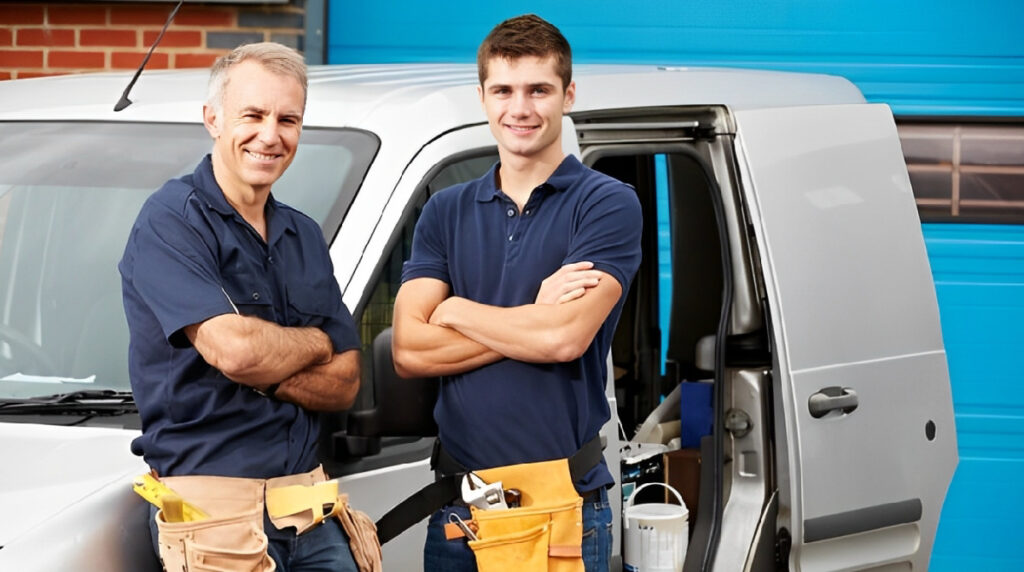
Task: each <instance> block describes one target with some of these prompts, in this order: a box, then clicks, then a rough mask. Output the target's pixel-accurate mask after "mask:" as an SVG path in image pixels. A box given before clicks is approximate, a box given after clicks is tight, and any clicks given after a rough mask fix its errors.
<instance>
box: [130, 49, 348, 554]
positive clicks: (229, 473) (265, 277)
mask: <svg viewBox="0 0 1024 572" xmlns="http://www.w3.org/2000/svg"><path fill="white" fill-rule="evenodd" d="M305 104H306V67H305V63H304V62H303V60H302V56H301V55H299V54H298V53H297V52H295V51H294V50H292V49H290V48H287V47H285V46H282V45H279V44H273V43H262V44H251V45H246V46H242V47H240V48H237V49H235V50H234V51H233V52H231V53H230V54H228V55H226V56H224V57H222V58H221V59H219V60H218V61H217V62H216V63H215V64H214V66H213V69H212V70H211V75H210V89H209V94H208V100H207V102H206V104H205V105H204V106H203V119H204V123H205V125H206V128H207V130H208V131H209V133H210V136H211V137H212V138H213V152H212V154H210V155H207V156H206V158H205V159H203V160H202V162H200V164H199V166H198V167H197V168H196V170H195V172H194V173H192V174H190V175H186V176H184V177H182V178H180V179H175V180H171V181H168V182H167V183H166V184H165V185H164V186H163V187H162V188H161V189H160V190H158V191H157V192H156V193H154V194H153V195H152V196H151V197H150V198H149V200H148V201H147V202H146V203H145V205H144V206H143V207H142V209H141V211H140V213H139V215H138V219H137V220H136V222H135V225H134V227H133V228H132V231H131V234H130V237H129V239H128V244H127V246H126V248H125V252H124V256H123V258H122V260H121V263H120V264H119V269H120V271H121V276H122V287H123V296H124V307H125V314H126V316H127V320H128V327H129V331H130V336H131V338H130V347H129V369H130V373H131V383H132V390H133V392H134V395H135V400H136V403H137V404H138V407H139V412H140V415H141V417H142V428H143V432H142V436H141V437H139V438H138V439H136V440H135V441H134V442H133V443H132V451H133V452H135V453H136V454H138V455H142V456H143V457H144V458H145V459H146V462H147V463H148V464H149V465H150V466H151V467H152V468H153V471H154V472H155V473H156V475H157V476H158V477H159V478H160V480H161V481H163V482H164V484H166V485H167V486H169V487H170V488H171V489H172V490H175V492H177V493H179V494H180V495H181V496H182V497H183V499H184V500H185V501H186V502H189V503H191V504H193V505H195V506H197V507H198V508H199V509H201V510H204V511H205V512H207V513H208V514H209V516H210V518H209V519H206V520H203V521H200V523H198V526H199V529H197V530H189V529H188V527H189V526H190V525H193V524H194V523H187V522H186V523H181V522H170V520H171V519H172V517H170V516H168V515H165V514H163V513H161V514H159V515H157V513H156V509H155V507H154V508H153V510H152V514H153V516H154V518H153V519H152V520H151V529H152V530H153V542H154V548H155V549H156V550H157V553H158V554H159V555H160V557H161V560H162V561H163V564H164V566H165V567H166V568H167V569H168V570H181V569H183V568H184V569H190V568H188V567H189V566H194V565H196V564H197V563H198V561H199V560H203V559H204V558H205V559H208V564H210V565H213V564H216V565H219V566H228V564H227V563H228V562H230V563H231V564H230V567H231V568H232V569H235V568H237V569H242V568H244V569H246V570H266V569H270V567H271V566H272V565H273V564H276V568H277V570H279V571H286V570H287V571H292V570H352V571H354V570H356V564H355V562H354V561H353V554H352V552H351V550H350V548H349V539H348V537H347V536H346V533H345V532H344V531H343V530H342V528H341V527H340V526H339V523H338V520H337V519H336V518H330V519H328V521H327V522H325V523H324V524H323V525H320V526H317V522H316V517H315V516H313V515H315V514H322V513H323V507H322V505H318V506H316V507H298V506H290V507H286V508H284V509H280V510H278V509H277V508H275V510H274V511H271V512H274V513H275V514H267V512H266V511H264V506H265V505H266V506H267V508H268V509H270V508H271V503H272V502H273V500H274V499H273V498H272V491H274V490H276V489H277V488H279V487H280V486H286V485H295V484H300V485H306V486H308V485H313V484H315V483H317V482H321V481H324V480H326V478H325V475H324V474H323V470H322V469H321V468H320V467H319V465H318V462H317V453H316V451H317V438H318V435H319V419H318V413H317V412H319V411H338V410H342V409H346V408H348V407H349V406H350V405H351V404H352V402H353V400H354V399H355V395H356V392H357V391H358V389H359V355H360V351H359V349H358V348H359V345H360V344H359V338H358V336H357V334H356V330H355V326H354V324H353V322H352V317H351V315H350V314H349V311H348V309H347V308H346V307H345V305H344V303H343V302H342V299H341V292H340V289H339V288H338V284H337V282H336V281H335V279H334V272H333V268H332V265H331V259H330V257H329V255H328V251H327V245H326V244H325V243H324V239H323V235H322V233H321V231H320V228H319V226H318V225H317V223H316V222H315V221H313V220H312V219H310V218H308V217H306V216H305V215H303V214H301V213H299V212H298V211H295V210H293V209H291V208H290V207H288V206H286V205H284V204H282V203H279V202H277V201H276V200H275V199H274V198H273V196H272V195H271V186H272V185H273V184H274V182H276V181H277V180H278V178H280V176H281V175H282V174H283V173H284V171H285V169H287V168H288V165H289V164H290V163H291V161H292V159H293V158H294V156H295V150H296V147H297V145H298V142H299V135H300V134H301V132H302V117H303V113H304V111H305ZM265 501H266V502H265ZM318 503H319V500H318ZM338 507H341V504H340V503H338ZM304 508H311V509H312V510H309V511H308V514H307V512H303V511H304ZM328 510H330V509H328ZM239 527H241V529H240V528H239ZM190 535H191V536H190ZM268 537H269V542H268ZM185 544H188V546H189V547H188V548H182V547H183V546H184V545H185ZM271 560H272V561H273V562H271ZM218 563H219V564H218ZM204 569H205V568H204Z"/></svg>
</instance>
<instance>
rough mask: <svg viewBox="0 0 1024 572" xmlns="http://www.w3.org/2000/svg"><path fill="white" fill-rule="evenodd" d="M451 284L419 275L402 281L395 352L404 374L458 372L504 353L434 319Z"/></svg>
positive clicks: (397, 366) (398, 367) (398, 368)
mask: <svg viewBox="0 0 1024 572" xmlns="http://www.w3.org/2000/svg"><path fill="white" fill-rule="evenodd" d="M447 297H448V285H447V284H446V283H444V282H442V281H440V280H435V279H433V278H418V279H415V280H411V281H409V282H406V283H405V284H403V285H402V288H401V289H399V291H398V296H397V298H396V299H395V310H394V330H393V337H392V340H391V355H392V358H393V360H394V364H395V371H396V372H397V373H398V375H400V376H402V377H434V376H438V375H455V374H458V373H462V372H465V371H470V370H473V369H476V368H478V367H481V366H484V365H487V364H489V363H494V362H496V361H498V360H500V359H502V358H503V357H504V356H502V355H501V354H499V353H497V352H494V351H493V350H491V349H490V348H488V347H487V346H484V345H481V344H480V343H478V342H475V341H473V340H471V339H469V338H467V337H466V336H464V335H462V334H460V333H459V332H456V331H454V330H451V329H449V328H443V327H441V326H437V325H434V324H431V323H430V315H431V313H432V312H434V310H435V308H437V306H438V304H440V303H441V302H442V301H443V300H444V299H445V298H447Z"/></svg>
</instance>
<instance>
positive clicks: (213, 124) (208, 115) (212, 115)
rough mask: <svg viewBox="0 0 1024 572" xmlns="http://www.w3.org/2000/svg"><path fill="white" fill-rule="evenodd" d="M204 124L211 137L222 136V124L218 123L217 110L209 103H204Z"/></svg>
mask: <svg viewBox="0 0 1024 572" xmlns="http://www.w3.org/2000/svg"><path fill="white" fill-rule="evenodd" d="M203 125H205V126H206V131H207V132H208V133H209V134H210V137H213V138H214V139H216V138H217V137H220V126H219V125H218V124H217V111H216V110H215V109H214V108H213V106H212V105H210V104H209V103H204V104H203Z"/></svg>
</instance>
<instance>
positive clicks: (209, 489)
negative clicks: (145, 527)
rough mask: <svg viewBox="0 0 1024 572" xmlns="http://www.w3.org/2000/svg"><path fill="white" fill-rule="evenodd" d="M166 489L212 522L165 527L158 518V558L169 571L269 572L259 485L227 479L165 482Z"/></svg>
mask: <svg viewBox="0 0 1024 572" xmlns="http://www.w3.org/2000/svg"><path fill="white" fill-rule="evenodd" d="M161 480H162V481H163V482H164V484H166V485H167V486H168V487H170V488H171V489H172V490H174V491H175V492H176V493H178V494H179V495H180V496H181V497H182V498H185V499H188V501H189V502H191V503H194V504H195V505H196V506H200V507H202V508H203V510H204V511H205V512H206V513H207V514H208V515H209V517H210V518H207V519H204V520H198V521H192V522H166V521H165V520H164V518H163V513H162V511H157V513H156V525H157V529H158V530H159V538H158V544H159V547H160V559H161V561H162V562H163V565H164V569H165V570H168V571H169V572H178V571H185V572H213V571H217V572H228V571H230V572H240V571H245V572H272V571H273V570H276V565H275V564H274V561H273V560H272V559H271V558H270V556H269V555H268V554H267V535H266V534H265V533H264V532H263V483H264V481H262V480H258V479H236V478H230V477H207V476H188V477H166V478H164V479H161Z"/></svg>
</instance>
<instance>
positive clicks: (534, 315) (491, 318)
mask: <svg viewBox="0 0 1024 572" xmlns="http://www.w3.org/2000/svg"><path fill="white" fill-rule="evenodd" d="M445 303H446V304H447V308H446V312H445V314H444V318H443V319H442V321H441V322H440V323H439V325H442V326H445V327H447V328H451V329H452V330H455V331H457V332H459V333H460V334H462V335H464V336H466V337H467V338H469V339H471V340H474V341H475V342H477V343H479V344H481V345H483V346H485V347H489V348H494V350H493V351H495V352H500V353H501V354H503V355H506V356H508V357H509V358H512V359H516V360H520V361H526V362H534V363H555V362H564V361H570V360H572V359H575V358H576V357H579V354H578V353H577V352H576V351H574V350H573V348H572V347H569V344H567V342H568V336H569V332H568V329H567V327H566V326H567V325H568V321H567V320H565V319H563V318H561V317H560V316H559V314H560V313H564V312H559V308H558V307H557V306H554V305H542V304H527V305H524V306H515V307H511V308H504V307H498V306H489V305H487V304H480V303H477V302H473V301H470V300H467V299H465V298H454V297H453V298H449V299H448V300H447V301H446V302H445ZM588 344H589V340H588ZM579 353H582V352H579Z"/></svg>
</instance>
